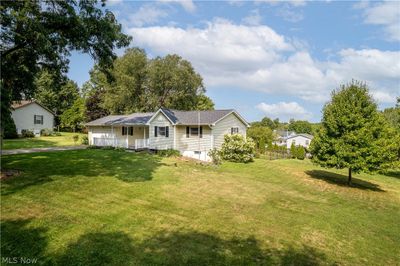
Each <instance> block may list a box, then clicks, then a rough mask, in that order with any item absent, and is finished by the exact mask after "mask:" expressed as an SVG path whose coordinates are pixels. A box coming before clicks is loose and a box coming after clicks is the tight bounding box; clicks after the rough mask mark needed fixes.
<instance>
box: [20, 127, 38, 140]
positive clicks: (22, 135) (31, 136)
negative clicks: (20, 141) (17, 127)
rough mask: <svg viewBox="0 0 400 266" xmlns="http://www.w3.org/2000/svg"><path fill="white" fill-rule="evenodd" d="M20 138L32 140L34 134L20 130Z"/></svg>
mask: <svg viewBox="0 0 400 266" xmlns="http://www.w3.org/2000/svg"><path fill="white" fill-rule="evenodd" d="M21 137H23V138H34V137H35V134H34V133H33V131H30V130H27V129H23V130H21Z"/></svg>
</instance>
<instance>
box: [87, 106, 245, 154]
mask: <svg viewBox="0 0 400 266" xmlns="http://www.w3.org/2000/svg"><path fill="white" fill-rule="evenodd" d="M86 126H87V127H88V133H89V134H88V138H89V145H94V146H116V147H124V148H131V149H154V150H165V149H175V150H179V151H180V152H181V154H182V155H183V156H187V157H192V158H196V159H200V160H204V161H208V160H209V159H210V158H209V157H208V155H207V153H208V151H209V150H211V149H213V148H220V147H221V145H222V143H223V141H224V135H226V134H241V135H243V136H246V130H247V128H248V127H249V124H248V123H247V122H246V121H245V120H244V119H243V117H242V116H241V115H240V114H239V113H238V112H236V111H235V110H232V109H230V110H212V111H178V110H170V109H165V108H161V109H159V110H158V111H156V112H154V113H133V114H130V115H109V116H106V117H103V118H100V119H97V120H94V121H91V122H89V123H87V124H86Z"/></svg>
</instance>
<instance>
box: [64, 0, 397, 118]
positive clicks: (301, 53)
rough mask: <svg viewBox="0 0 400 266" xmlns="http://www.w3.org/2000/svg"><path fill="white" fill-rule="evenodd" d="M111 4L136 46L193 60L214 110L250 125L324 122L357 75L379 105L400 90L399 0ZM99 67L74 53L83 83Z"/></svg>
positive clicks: (75, 72)
mask: <svg viewBox="0 0 400 266" xmlns="http://www.w3.org/2000/svg"><path fill="white" fill-rule="evenodd" d="M106 8H108V9H110V10H111V11H113V12H114V14H115V15H116V17H117V19H118V21H119V22H120V23H121V24H122V26H123V31H124V32H125V33H127V34H129V35H131V36H132V37H133V42H132V44H131V46H132V47H133V46H138V47H141V48H145V50H146V52H147V53H148V55H149V56H150V57H155V56H158V55H160V56H164V55H166V54H169V53H176V54H179V55H180V56H182V57H183V58H185V59H187V60H189V61H190V62H191V63H192V64H193V66H194V67H195V69H196V71H197V72H199V73H200V74H201V75H202V77H203V79H204V84H205V86H206V89H207V95H208V96H210V97H211V98H212V99H213V101H214V102H215V104H216V108H220V109H222V108H235V109H237V110H238V111H239V112H240V113H241V114H242V115H243V116H244V117H245V118H246V119H248V120H249V121H254V120H259V119H261V118H262V117H264V116H269V117H271V118H276V117H278V118H280V119H281V120H282V121H287V120H289V119H290V118H295V119H308V120H310V121H315V122H317V121H319V120H320V119H321V109H322V107H323V104H324V103H325V102H326V101H327V100H329V95H330V92H331V91H332V90H333V89H335V88H337V87H338V86H339V85H340V84H343V83H347V82H349V81H351V80H352V79H357V80H362V81H365V82H367V84H368V85H369V87H370V89H371V93H372V95H373V97H374V98H375V99H376V101H377V102H378V104H379V107H380V108H385V107H389V106H394V104H395V97H396V96H400V2H394V1H393V2H390V1H386V2H367V1H360V2H350V1H346V2H345V1H341V2H335V1H320V2H308V1H302V0H298V1H287V2H282V1H271V0H265V1H245V2H244V1H199V2H196V1H180V0H162V1H153V2H150V1H146V2H140V1H120V0H114V1H111V2H109V3H108V5H107V7H106ZM117 53H118V54H119V55H121V54H123V50H121V51H117ZM92 67H93V61H92V60H91V58H90V57H89V56H88V55H85V54H80V53H73V55H72V56H71V63H70V71H69V73H68V75H69V77H70V78H71V79H73V80H75V81H76V82H78V84H79V85H82V84H83V83H84V82H85V81H87V80H88V79H89V74H88V72H89V70H90V69H91V68H92Z"/></svg>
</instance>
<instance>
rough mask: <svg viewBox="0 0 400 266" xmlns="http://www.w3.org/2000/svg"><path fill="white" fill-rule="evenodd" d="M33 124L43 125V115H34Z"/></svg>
mask: <svg viewBox="0 0 400 266" xmlns="http://www.w3.org/2000/svg"><path fill="white" fill-rule="evenodd" d="M33 124H35V125H43V116H42V115H34V116H33Z"/></svg>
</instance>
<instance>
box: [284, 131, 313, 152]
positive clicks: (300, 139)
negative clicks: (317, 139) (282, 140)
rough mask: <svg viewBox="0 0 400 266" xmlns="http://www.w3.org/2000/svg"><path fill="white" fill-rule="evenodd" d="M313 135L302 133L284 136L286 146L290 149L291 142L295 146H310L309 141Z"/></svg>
mask: <svg viewBox="0 0 400 266" xmlns="http://www.w3.org/2000/svg"><path fill="white" fill-rule="evenodd" d="M313 138H314V137H313V136H312V135H310V134H306V133H302V134H296V135H292V136H289V137H288V138H286V147H287V148H288V149H290V147H291V146H292V144H294V145H295V146H303V147H304V148H308V147H310V143H311V141H312V139H313Z"/></svg>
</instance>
